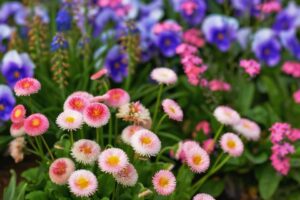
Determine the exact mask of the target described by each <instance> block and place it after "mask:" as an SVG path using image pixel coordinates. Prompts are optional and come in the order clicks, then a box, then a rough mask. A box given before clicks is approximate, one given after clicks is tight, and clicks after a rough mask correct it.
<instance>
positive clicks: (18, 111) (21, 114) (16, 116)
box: [10, 104, 26, 123]
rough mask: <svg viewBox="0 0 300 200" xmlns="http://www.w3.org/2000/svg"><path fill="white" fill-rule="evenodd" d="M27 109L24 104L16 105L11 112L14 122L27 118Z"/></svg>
mask: <svg viewBox="0 0 300 200" xmlns="http://www.w3.org/2000/svg"><path fill="white" fill-rule="evenodd" d="M25 116H26V109H25V107H24V106H23V105H21V104H19V105H17V106H15V107H14V109H13V110H12V111H11V113H10V119H11V121H12V122H13V123H21V122H23V121H24V120H25Z"/></svg>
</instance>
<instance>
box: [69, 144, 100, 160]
mask: <svg viewBox="0 0 300 200" xmlns="http://www.w3.org/2000/svg"><path fill="white" fill-rule="evenodd" d="M71 155H72V156H73V158H74V159H75V160H76V161H77V162H80V163H83V164H93V163H94V162H95V161H96V160H97V158H98V156H99V155H100V146H99V145H98V144H97V143H96V142H94V141H92V140H87V139H81V140H78V141H76V142H75V143H74V144H73V147H72V149H71Z"/></svg>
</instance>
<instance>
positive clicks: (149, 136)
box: [131, 129, 161, 156]
mask: <svg viewBox="0 0 300 200" xmlns="http://www.w3.org/2000/svg"><path fill="white" fill-rule="evenodd" d="M131 146H132V147H133V149H134V151H135V152H136V153H138V154H140V155H142V156H155V155H156V154H158V152H159V151H160V148H161V142H160V140H159V138H158V137H157V135H155V134H154V133H153V132H151V131H149V130H147V129H142V130H139V131H137V132H136V133H135V134H134V135H133V136H132V137H131Z"/></svg>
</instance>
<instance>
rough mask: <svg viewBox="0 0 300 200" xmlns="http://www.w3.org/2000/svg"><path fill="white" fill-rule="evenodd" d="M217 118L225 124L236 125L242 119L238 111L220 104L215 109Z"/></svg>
mask: <svg viewBox="0 0 300 200" xmlns="http://www.w3.org/2000/svg"><path fill="white" fill-rule="evenodd" d="M214 116H215V118H216V119H217V120H218V121H219V122H220V123H221V124H225V125H235V124H237V123H239V121H240V119H241V118H240V115H239V113H238V112H236V111H235V110H233V109H232V108H230V107H228V106H218V107H217V108H216V109H215V110H214Z"/></svg>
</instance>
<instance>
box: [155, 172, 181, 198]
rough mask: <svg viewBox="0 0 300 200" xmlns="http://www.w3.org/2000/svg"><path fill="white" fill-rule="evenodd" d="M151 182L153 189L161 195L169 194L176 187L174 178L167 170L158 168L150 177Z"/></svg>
mask: <svg viewBox="0 0 300 200" xmlns="http://www.w3.org/2000/svg"><path fill="white" fill-rule="evenodd" d="M152 184H153V187H154V189H155V191H156V192H157V193H158V194H160V195H163V196H167V195H170V194H171V193H172V192H174V190H175V188H176V178H175V176H174V174H173V173H172V172H170V171H168V170H160V171H158V172H156V173H155V175H154V176H153V178H152Z"/></svg>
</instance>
